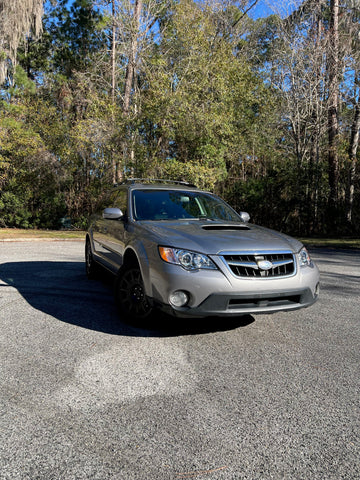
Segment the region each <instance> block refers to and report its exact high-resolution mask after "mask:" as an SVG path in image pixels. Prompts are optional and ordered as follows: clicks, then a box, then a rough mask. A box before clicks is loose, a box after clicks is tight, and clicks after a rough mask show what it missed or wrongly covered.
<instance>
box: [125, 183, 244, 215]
mask: <svg viewBox="0 0 360 480" xmlns="http://www.w3.org/2000/svg"><path fill="white" fill-rule="evenodd" d="M133 211H134V218H135V220H182V219H192V218H209V219H213V220H223V221H224V220H226V221H239V220H240V219H239V216H238V215H237V214H236V213H235V212H234V210H232V208H231V207H230V206H229V205H227V204H226V203H225V202H223V201H222V200H221V199H220V198H218V197H215V196H213V195H209V194H206V193H203V192H186V191H177V190H135V191H134V192H133Z"/></svg>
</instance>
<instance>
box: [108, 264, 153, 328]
mask: <svg viewBox="0 0 360 480" xmlns="http://www.w3.org/2000/svg"><path fill="white" fill-rule="evenodd" d="M115 297H116V303H117V305H118V307H119V310H120V313H121V314H123V315H124V316H126V317H128V318H130V319H133V320H143V319H145V318H147V317H149V316H150V315H151V313H152V307H151V305H150V303H149V302H148V300H147V298H146V295H145V289H144V282H143V279H142V276H141V272H140V269H139V268H138V267H130V268H126V269H124V270H123V271H122V272H121V273H120V275H119V276H118V279H117V281H116V285H115Z"/></svg>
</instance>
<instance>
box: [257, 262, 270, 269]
mask: <svg viewBox="0 0 360 480" xmlns="http://www.w3.org/2000/svg"><path fill="white" fill-rule="evenodd" d="M257 264H258V267H259V268H260V270H271V269H272V268H273V264H272V263H271V262H269V260H259V261H258V262H257Z"/></svg>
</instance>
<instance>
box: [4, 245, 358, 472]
mask: <svg viewBox="0 0 360 480" xmlns="http://www.w3.org/2000/svg"><path fill="white" fill-rule="evenodd" d="M83 250H84V245H83V242H75V241H71V242H50V241H41V242H0V328H1V330H0V480H25V479H26V480H60V479H61V480H88V479H91V480H107V479H109V480H110V479H111V480H135V479H136V480H173V479H197V480H204V479H209V480H223V479H225V480H245V479H246V480H270V479H275V480H279V479H289V480H340V479H349V480H350V479H351V480H355V479H360V442H359V440H360V341H359V340H360V295H359V293H360V287H359V285H360V252H359V251H356V250H353V251H351V250H348V251H346V250H343V251H342V250H330V249H327V250H320V249H317V250H314V251H313V252H312V254H313V255H312V256H313V258H314V259H315V260H316V261H317V263H318V265H319V268H320V271H321V283H322V288H321V295H320V299H319V301H318V302H317V303H316V304H315V305H313V306H312V307H310V308H308V309H303V310H299V311H295V312H289V313H277V314H273V315H258V316H248V317H242V318H235V319H231V320H225V319H224V318H219V319H205V320H191V321H189V320H188V321H186V322H185V321H184V320H174V319H169V318H166V317H163V318H161V319H160V318H159V319H158V320H157V321H154V322H153V323H151V324H150V325H143V326H141V327H140V326H134V325H130V324H128V323H127V322H125V321H124V320H121V319H119V317H118V315H117V312H116V309H115V305H114V302H113V298H112V282H111V279H110V278H109V277H107V276H104V278H103V279H102V280H100V281H89V280H87V278H86V276H85V268H84V262H83Z"/></svg>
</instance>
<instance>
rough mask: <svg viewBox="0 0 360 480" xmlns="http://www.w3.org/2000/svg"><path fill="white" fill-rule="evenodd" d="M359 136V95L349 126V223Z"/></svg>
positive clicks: (350, 220)
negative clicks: (351, 122)
mask: <svg viewBox="0 0 360 480" xmlns="http://www.w3.org/2000/svg"><path fill="white" fill-rule="evenodd" d="M359 137H360V96H359V98H358V101H357V104H356V106H355V115H354V121H353V124H352V127H351V138H350V145H349V161H350V162H349V163H350V165H349V173H348V185H347V195H346V197H347V199H346V200H347V202H346V203H347V212H346V217H347V221H348V222H349V223H351V222H352V210H353V204H354V192H355V175H356V154H357V149H358V146H359Z"/></svg>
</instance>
